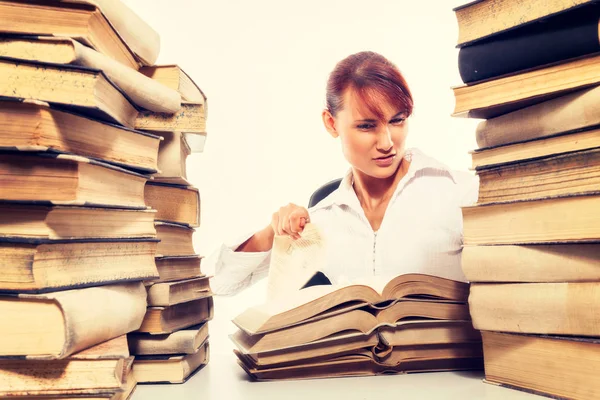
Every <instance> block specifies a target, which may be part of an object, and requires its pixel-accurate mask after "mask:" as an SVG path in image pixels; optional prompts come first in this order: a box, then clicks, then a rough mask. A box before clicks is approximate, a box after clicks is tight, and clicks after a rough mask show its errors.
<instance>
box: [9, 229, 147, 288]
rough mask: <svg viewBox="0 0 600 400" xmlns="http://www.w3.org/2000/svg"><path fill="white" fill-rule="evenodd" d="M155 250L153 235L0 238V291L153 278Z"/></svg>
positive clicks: (69, 286)
mask: <svg viewBox="0 0 600 400" xmlns="http://www.w3.org/2000/svg"><path fill="white" fill-rule="evenodd" d="M155 254H156V239H99V240H89V239H87V240H35V239H22V238H18V239H9V238H0V259H2V260H3V263H2V274H0V292H21V293H23V292H47V291H56V290H65V289H71V288H78V287H87V286H94V285H101V284H109V283H113V282H122V281H138V280H144V279H156V278H157V277H158V273H157V271H156V265H155V264H154V256H155ZM144 299H145V296H144Z"/></svg>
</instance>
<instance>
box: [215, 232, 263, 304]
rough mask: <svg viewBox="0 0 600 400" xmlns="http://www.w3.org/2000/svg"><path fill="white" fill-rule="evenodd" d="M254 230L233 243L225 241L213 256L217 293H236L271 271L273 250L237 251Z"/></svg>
mask: <svg viewBox="0 0 600 400" xmlns="http://www.w3.org/2000/svg"><path fill="white" fill-rule="evenodd" d="M253 234H254V232H252V233H250V234H246V235H243V236H241V237H239V238H238V239H237V240H235V241H233V242H231V243H223V244H222V245H221V247H220V248H218V249H217V250H216V251H215V252H216V254H215V255H213V256H211V258H212V257H214V258H215V259H216V260H215V276H214V277H213V278H212V279H211V288H212V290H213V292H214V293H215V294H217V295H234V294H237V293H239V292H240V291H242V290H243V289H246V288H248V287H250V286H251V285H253V284H254V283H256V282H258V281H259V280H261V279H262V278H265V277H266V276H267V275H268V272H269V262H270V259H271V252H270V251H265V252H256V253H250V252H241V251H240V252H236V251H235V249H237V248H238V247H239V246H240V245H241V244H242V243H244V242H245V241H246V240H248V239H249V238H250V237H251V236H252V235H253Z"/></svg>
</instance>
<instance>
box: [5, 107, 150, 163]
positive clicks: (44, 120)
mask: <svg viewBox="0 0 600 400" xmlns="http://www.w3.org/2000/svg"><path fill="white" fill-rule="evenodd" d="M0 127H1V128H0V150H9V151H11V150H12V151H15V150H16V151H23V152H24V151H27V152H56V153H65V154H75V155H79V156H83V157H88V158H92V159H96V160H99V161H104V162H106V163H109V164H113V165H117V166H120V167H124V168H128V169H133V170H137V171H140V172H143V173H155V172H157V170H158V163H159V162H158V155H159V146H160V145H162V141H161V140H160V136H156V135H153V134H150V133H147V132H142V131H135V130H133V129H128V128H124V127H122V126H119V125H114V124H110V123H108V122H103V121H98V120H94V119H91V118H87V117H85V116H83V115H80V114H75V113H72V112H68V111H65V110H60V109H56V108H54V107H52V106H50V105H49V104H48V103H44V102H40V101H10V98H6V100H4V99H3V100H0Z"/></svg>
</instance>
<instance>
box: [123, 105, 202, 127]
mask: <svg viewBox="0 0 600 400" xmlns="http://www.w3.org/2000/svg"><path fill="white" fill-rule="evenodd" d="M205 113H206V111H205V109H204V104H202V103H191V102H183V103H181V108H180V109H179V111H177V112H176V113H174V114H169V113H156V112H152V111H141V112H140V113H139V115H138V117H137V119H136V121H135V128H136V129H140V130H143V131H151V132H175V131H176V132H185V133H196V134H205V133H206V115H205Z"/></svg>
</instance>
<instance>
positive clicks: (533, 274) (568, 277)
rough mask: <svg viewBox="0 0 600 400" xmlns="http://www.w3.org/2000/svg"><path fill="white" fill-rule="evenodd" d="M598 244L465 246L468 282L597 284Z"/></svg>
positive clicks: (463, 262) (464, 256) (599, 259)
mask: <svg viewBox="0 0 600 400" xmlns="http://www.w3.org/2000/svg"><path fill="white" fill-rule="evenodd" d="M598 265H600V244H598V243H584V244H545V245H520V246H519V245H505V246H465V247H464V248H463V251H462V270H463V272H464V274H465V276H466V278H467V279H468V280H469V281H470V282H497V283H502V282H598V281H600V270H599V269H598Z"/></svg>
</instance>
